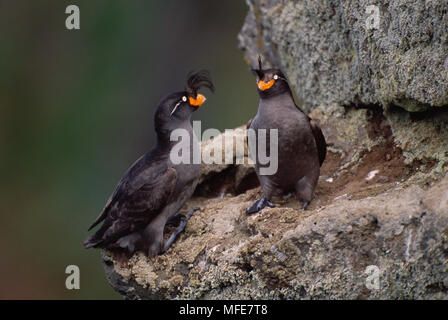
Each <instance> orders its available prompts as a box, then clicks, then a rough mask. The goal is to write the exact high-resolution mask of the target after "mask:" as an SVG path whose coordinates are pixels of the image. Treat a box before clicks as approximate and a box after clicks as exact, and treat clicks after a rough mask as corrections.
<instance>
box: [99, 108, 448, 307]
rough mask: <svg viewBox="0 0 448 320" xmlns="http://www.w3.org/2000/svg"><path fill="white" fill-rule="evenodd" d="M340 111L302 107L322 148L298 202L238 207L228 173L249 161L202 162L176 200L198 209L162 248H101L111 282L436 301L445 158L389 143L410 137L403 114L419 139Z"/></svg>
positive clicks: (446, 204) (244, 169)
mask: <svg viewBox="0 0 448 320" xmlns="http://www.w3.org/2000/svg"><path fill="white" fill-rule="evenodd" d="M342 110H344V109H341V108H338V107H336V106H335V107H334V108H333V109H332V108H329V109H326V110H325V112H326V113H325V112H324V111H323V110H321V109H320V108H317V109H315V110H314V111H313V113H312V116H313V118H315V119H317V120H319V121H320V123H321V125H322V128H323V131H324V133H325V135H326V136H327V141H328V144H329V151H328V153H327V158H326V161H325V162H324V165H323V167H322V169H321V178H320V181H319V184H318V187H317V189H316V196H315V198H314V200H313V201H312V202H311V204H310V206H309V210H307V211H301V210H299V206H298V205H297V203H296V201H295V199H294V197H290V198H284V199H275V202H276V204H277V207H276V208H266V209H264V210H262V211H261V212H260V213H259V214H255V215H252V216H247V215H246V214H245V213H244V211H245V209H246V208H247V207H248V206H249V205H250V204H251V203H252V202H253V201H254V200H255V199H257V198H259V197H260V196H261V191H260V188H259V187H256V188H252V187H253V186H250V185H249V184H247V183H246V185H245V187H244V188H241V189H238V188H236V187H235V181H237V180H238V179H240V180H245V181H246V182H247V181H249V180H250V179H249V177H252V178H253V175H254V173H253V169H252V168H251V166H250V165H249V164H241V165H231V164H228V165H224V164H223V165H219V166H218V167H217V166H215V165H211V166H212V167H208V165H205V168H204V169H203V175H204V177H203V179H201V184H200V185H199V186H198V190H197V192H196V195H195V196H194V197H193V198H192V199H191V200H190V201H189V202H188V203H187V205H186V206H185V208H184V210H185V211H188V210H189V209H190V208H192V207H197V206H199V207H201V210H200V211H198V212H196V213H195V214H194V215H193V217H192V218H191V219H190V221H189V222H188V225H187V228H186V230H185V233H184V234H182V235H181V236H180V237H179V239H178V240H177V242H176V243H175V244H174V245H173V247H172V248H171V249H170V250H169V251H168V252H166V253H165V254H164V255H162V256H158V257H156V258H154V259H148V258H146V257H145V256H144V255H143V254H136V255H134V256H133V257H132V258H131V259H129V260H125V261H123V260H121V259H117V258H116V257H114V255H113V254H112V253H110V252H103V261H104V265H105V271H106V275H107V278H108V280H109V281H110V283H111V284H112V286H113V287H114V288H115V289H116V290H117V291H119V292H120V293H122V294H123V295H124V296H125V297H127V298H131V299H168V298H170V299H173V298H175V299H180V298H184V299H238V298H241V299H262V298H263V299H271V298H274V299H285V298H287V299H321V298H322V299H323V298H330V299H333V298H371V299H373V298H384V299H389V298H390V299H395V298H402V299H410V298H419V299H433V298H446V299H448V295H447V292H448V272H447V271H448V193H447V192H446V190H447V188H448V177H445V178H442V177H443V176H444V175H445V174H446V166H445V165H439V163H443V164H446V162H443V161H445V160H446V159H444V158H443V157H442V160H440V161H439V160H438V159H432V160H426V162H425V160H424V158H419V152H411V153H412V156H413V157H414V158H409V159H408V158H406V156H405V155H404V154H405V152H403V151H402V149H400V147H399V146H397V142H396V141H395V139H398V138H400V139H401V140H400V141H399V142H398V144H400V145H402V144H412V141H411V140H412V139H410V140H409V141H408V140H407V139H409V138H408V137H407V136H406V135H405V134H404V133H402V132H401V131H404V129H400V128H401V127H400V126H405V123H407V127H408V128H412V127H413V126H415V128H420V129H419V130H420V131H419V132H420V134H421V139H425V137H427V135H430V134H432V131H431V130H432V127H430V126H429V124H426V125H423V124H422V122H417V123H416V124H415V125H414V124H412V122H410V121H408V122H404V123H403V124H400V123H399V119H401V120H402V121H406V118H402V117H400V116H399V115H393V116H392V117H391V118H389V119H394V118H397V121H396V123H392V124H391V123H390V122H389V121H390V120H388V119H386V118H385V117H384V116H383V115H382V113H381V112H379V111H378V112H375V111H374V110H370V109H347V110H345V112H342ZM420 125H421V127H419V126H420ZM397 128H398V129H397ZM425 128H426V129H425ZM241 130H243V129H242V128H241ZM415 130H417V129H415ZM394 132H395V133H396V134H397V136H394ZM442 132H444V131H442ZM233 134H234V135H239V134H244V131H243V133H242V132H241V131H235V132H233ZM229 138H230V139H231V134H230V133H228V134H227V135H226V138H224V139H229ZM445 143H446V142H445ZM213 144H219V145H220V146H222V145H223V144H222V143H221V141H220V138H219V139H214V140H212V141H205V142H203V144H202V145H203V147H204V149H203V150H207V149H209V148H210V145H213ZM414 147H415V146H414ZM414 147H412V148H414ZM424 148H428V150H432V151H434V154H435V155H437V154H442V153H443V152H442V151H443V150H444V149H443V148H446V145H445V144H443V143H442V144H441V141H439V140H438V139H433V140H432V141H427V143H426V144H424V143H421V144H420V147H419V148H417V149H416V150H419V151H422V150H424ZM410 150H411V149H410ZM412 150H413V149H412ZM445 150H447V149H445ZM423 153H424V152H423ZM246 156H247V150H246V151H245V152H244V157H246ZM409 157H410V156H409ZM445 157H446V155H445ZM244 162H247V159H246V160H245V161H244ZM439 169H440V170H441V171H439ZM437 181H440V182H437ZM368 266H373V268H375V269H376V268H377V269H376V270H378V271H379V286H380V287H379V289H378V290H377V289H372V287H368V286H367V285H366V281H367V280H368V277H369V274H368V273H366V270H367V267H368ZM369 288H370V289H369Z"/></svg>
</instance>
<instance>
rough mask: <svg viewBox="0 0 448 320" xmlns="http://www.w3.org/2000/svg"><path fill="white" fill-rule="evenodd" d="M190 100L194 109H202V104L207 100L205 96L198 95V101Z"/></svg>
mask: <svg viewBox="0 0 448 320" xmlns="http://www.w3.org/2000/svg"><path fill="white" fill-rule="evenodd" d="M188 99H189V100H190V104H191V105H192V106H194V107H200V106H202V104H203V103H204V102H205V100H207V99H206V98H205V96H204V95H202V94H200V93H198V95H197V96H196V99H193V98H192V97H190V98H188Z"/></svg>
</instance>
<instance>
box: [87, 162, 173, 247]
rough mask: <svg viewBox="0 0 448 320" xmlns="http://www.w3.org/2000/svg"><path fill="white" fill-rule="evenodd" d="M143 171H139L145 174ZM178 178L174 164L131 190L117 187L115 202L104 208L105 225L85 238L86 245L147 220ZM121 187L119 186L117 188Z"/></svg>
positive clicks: (104, 240)
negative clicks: (105, 209)
mask: <svg viewBox="0 0 448 320" xmlns="http://www.w3.org/2000/svg"><path fill="white" fill-rule="evenodd" d="M144 174H145V172H144V171H143V172H142V173H141V174H140V175H144ZM176 182H177V172H176V170H175V169H173V168H168V169H166V171H165V172H164V173H163V174H161V175H160V176H158V177H157V178H155V179H151V180H149V181H148V182H147V183H145V184H143V185H141V186H140V188H138V189H136V190H135V191H133V192H131V193H127V192H126V191H125V190H124V191H117V193H118V194H117V195H116V196H115V199H116V200H112V202H114V205H113V206H112V207H111V206H110V205H109V206H107V205H106V208H107V207H109V210H107V211H104V212H103V214H102V215H101V216H100V217H102V216H104V218H103V220H104V225H103V226H102V227H101V228H100V229H99V230H98V231H97V232H96V233H95V234H93V235H92V236H91V237H89V238H87V239H86V241H85V242H84V246H85V247H92V246H93V247H95V246H98V245H101V244H103V245H104V244H107V243H110V242H112V241H115V240H117V239H118V238H120V237H123V236H125V235H127V234H130V233H132V232H134V231H135V230H136V229H138V228H139V227H141V226H144V225H146V224H148V223H149V222H150V221H151V220H152V219H153V218H154V216H155V215H157V214H158V213H159V212H160V210H161V209H163V207H164V206H165V205H166V202H167V201H168V199H169V197H170V196H171V195H172V193H173V191H174V188H175V187H176ZM118 190H120V189H118Z"/></svg>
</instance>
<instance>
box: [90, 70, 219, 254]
mask: <svg viewBox="0 0 448 320" xmlns="http://www.w3.org/2000/svg"><path fill="white" fill-rule="evenodd" d="M202 87H207V88H209V89H210V90H211V91H212V92H214V86H213V83H212V81H211V80H210V77H209V74H208V72H207V71H204V70H202V71H199V72H197V73H190V74H189V75H188V78H187V85H186V88H185V91H181V92H176V93H172V94H170V95H168V96H167V97H165V98H164V99H162V101H161V102H160V103H159V105H158V107H157V110H156V112H155V116H154V127H155V131H156V133H157V143H156V145H155V147H154V148H152V149H151V150H150V151H149V152H147V153H146V154H145V155H143V156H142V157H141V158H140V159H138V160H137V161H136V162H135V163H134V164H133V165H132V166H131V167H130V168H129V169H128V170H127V171H126V173H125V174H124V176H123V177H122V178H121V180H120V182H119V183H118V186H117V187H116V189H115V191H114V193H113V194H112V196H111V197H110V198H109V200H108V201H107V203H106V206H105V207H104V209H103V211H102V213H101V214H100V215H99V217H98V218H97V219H96V220H95V222H94V223H93V224H92V226H91V227H90V228H89V230H91V229H92V228H94V227H95V226H96V225H98V224H99V223H101V222H103V225H102V226H101V227H100V228H99V229H98V231H96V232H95V233H94V234H92V235H91V236H89V237H88V238H87V239H86V240H84V247H85V248H91V247H94V248H106V249H112V250H113V249H121V250H123V249H124V251H125V252H127V253H128V254H131V255H132V254H133V253H134V252H136V251H143V252H144V253H146V254H147V255H148V256H149V257H154V256H156V255H157V254H160V253H163V252H165V251H166V250H167V249H168V248H169V247H170V245H171V244H172V243H173V242H174V240H175V238H176V236H177V235H178V234H179V233H180V232H182V231H183V229H184V228H185V225H186V221H187V220H188V219H189V218H190V217H191V215H192V214H193V212H194V210H197V209H193V210H192V211H191V212H190V213H189V214H188V215H187V217H186V218H185V220H184V221H182V222H181V224H180V225H179V227H178V229H177V230H176V231H175V232H174V233H173V234H172V236H171V237H170V239H169V240H168V241H167V243H165V244H163V234H164V228H165V224H166V223H167V222H168V221H170V220H176V218H177V219H178V220H179V215H178V214H177V212H178V210H179V209H180V208H181V207H182V206H183V204H184V203H185V202H186V201H187V200H188V199H189V198H190V197H191V195H192V194H193V192H194V190H195V188H196V185H197V183H198V180H199V175H200V170H201V164H200V163H199V164H194V163H193V162H192V161H190V162H189V163H180V164H174V163H176V161H174V163H173V162H172V159H171V157H170V153H171V151H172V149H173V147H174V146H175V145H176V144H177V143H181V141H179V142H177V141H171V139H170V135H171V133H172V132H173V130H175V129H184V130H186V132H188V134H189V142H188V143H189V149H190V160H191V158H192V155H193V151H194V150H193V148H199V145H198V140H197V138H196V137H195V135H194V133H193V128H192V126H191V119H190V118H191V114H192V113H193V112H194V111H195V110H197V109H198V107H199V106H201V105H202V103H203V102H204V101H205V97H204V96H203V95H202V94H198V90H199V89H200V88H202ZM184 132H185V131H184ZM196 150H198V149H196ZM186 162H188V161H186Z"/></svg>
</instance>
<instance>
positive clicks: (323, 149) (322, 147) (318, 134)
mask: <svg viewBox="0 0 448 320" xmlns="http://www.w3.org/2000/svg"><path fill="white" fill-rule="evenodd" d="M310 126H311V130H312V131H313V135H314V139H315V140H316V145H317V153H318V154H319V163H320V165H321V166H322V163H324V160H325V155H326V154H327V143H326V141H325V137H324V135H323V133H322V130H321V129H320V127H319V125H318V124H317V121H316V120H313V119H310Z"/></svg>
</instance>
